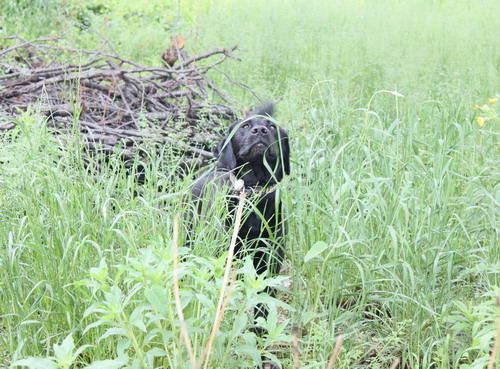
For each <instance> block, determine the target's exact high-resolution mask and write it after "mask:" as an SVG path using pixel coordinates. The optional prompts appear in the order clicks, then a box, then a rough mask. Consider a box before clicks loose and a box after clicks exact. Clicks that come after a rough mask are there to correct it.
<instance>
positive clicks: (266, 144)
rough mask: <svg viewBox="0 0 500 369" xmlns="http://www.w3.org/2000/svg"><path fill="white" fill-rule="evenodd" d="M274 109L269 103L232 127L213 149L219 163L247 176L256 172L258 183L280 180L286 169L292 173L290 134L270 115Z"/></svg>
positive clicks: (288, 172)
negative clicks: (277, 124) (274, 121)
mask: <svg viewBox="0 0 500 369" xmlns="http://www.w3.org/2000/svg"><path fill="white" fill-rule="evenodd" d="M273 112H274V105H272V104H270V105H267V106H265V107H263V108H262V109H260V110H259V111H257V112H256V113H255V114H252V115H250V116H248V117H247V118H245V119H244V120H242V121H240V122H236V123H234V124H233V125H232V126H231V127H229V133H228V135H227V136H226V137H224V138H223V139H222V140H221V141H220V142H219V143H218V144H217V147H216V148H215V151H214V154H215V157H216V158H217V159H218V163H217V167H218V168H221V169H227V170H234V169H236V170H238V169H241V171H240V172H241V173H244V175H245V176H246V177H247V178H248V177H249V176H250V177H251V176H252V174H253V177H255V178H253V179H254V180H253V182H256V183H257V182H262V181H266V182H269V180H272V179H274V181H280V180H281V179H282V178H283V175H284V173H285V174H290V158H289V157H290V146H289V143H288V135H287V133H286V132H285V130H284V129H282V128H279V127H277V126H276V124H275V123H273V122H272V121H271V120H270V119H269V118H270V117H271V116H272V114H273ZM251 172H254V173H251ZM266 178H267V180H266ZM248 179H250V182H252V178H248Z"/></svg>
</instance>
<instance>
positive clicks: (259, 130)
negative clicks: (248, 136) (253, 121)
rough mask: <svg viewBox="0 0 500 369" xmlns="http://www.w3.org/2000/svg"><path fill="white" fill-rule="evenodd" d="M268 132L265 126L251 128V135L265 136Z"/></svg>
mask: <svg viewBox="0 0 500 369" xmlns="http://www.w3.org/2000/svg"><path fill="white" fill-rule="evenodd" d="M268 132H269V130H268V129H267V127H266V126H255V127H253V128H252V134H254V135H257V134H259V133H260V134H262V135H267V133H268Z"/></svg>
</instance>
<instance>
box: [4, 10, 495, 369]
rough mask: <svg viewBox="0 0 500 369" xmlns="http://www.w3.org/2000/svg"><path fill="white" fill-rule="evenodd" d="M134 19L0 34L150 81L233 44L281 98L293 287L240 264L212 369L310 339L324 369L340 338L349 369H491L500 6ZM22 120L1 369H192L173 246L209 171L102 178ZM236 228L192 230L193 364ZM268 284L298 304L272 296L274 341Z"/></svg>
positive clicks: (270, 94) (305, 348) (13, 142)
mask: <svg viewBox="0 0 500 369" xmlns="http://www.w3.org/2000/svg"><path fill="white" fill-rule="evenodd" d="M129 3H130V4H129ZM131 3H132V2H128V1H118V0H113V1H109V2H108V1H106V2H105V1H96V0H87V1H83V2H77V1H65V0H57V1H56V0H52V1H33V2H32V1H23V0H18V1H14V0H7V1H5V2H2V4H0V14H2V18H1V20H0V27H1V33H2V34H3V35H7V34H12V33H20V34H21V35H22V36H24V37H27V38H30V37H38V36H46V35H60V36H61V37H63V38H66V39H67V40H68V42H69V43H73V44H75V45H77V46H78V47H82V48H90V47H95V46H97V45H98V44H100V42H101V41H102V39H103V38H104V37H105V38H108V39H109V40H110V42H111V44H112V45H113V47H114V48H115V49H116V51H117V52H119V53H122V54H124V55H126V56H128V57H131V58H134V59H136V60H140V61H141V62H145V63H150V64H152V65H157V64H159V55H160V53H161V51H162V50H163V49H164V48H165V47H167V46H168V40H169V37H170V36H171V35H172V34H173V33H174V32H177V33H183V34H184V35H185V38H186V48H187V50H188V52H190V53H194V52H201V51H204V50H206V49H209V48H212V47H229V46H232V45H233V44H238V45H239V46H240V47H242V48H243V49H244V51H242V52H241V53H240V55H241V57H242V58H243V61H242V62H236V61H230V62H228V63H227V64H226V65H224V66H223V68H224V70H225V71H226V72H227V73H228V74H229V75H230V76H231V77H232V78H234V79H236V80H238V81H241V82H244V83H246V84H247V85H249V86H251V87H252V88H253V89H255V90H256V91H257V92H258V93H259V95H261V96H263V97H266V98H280V97H282V98H283V101H282V102H281V103H280V104H279V105H278V114H277V120H278V121H279V122H280V123H281V124H282V125H284V126H285V127H286V128H287V129H288V131H289V134H290V137H291V147H292V151H293V153H292V163H293V165H292V172H293V176H292V177H290V178H287V179H286V180H285V181H284V182H283V183H282V184H281V185H280V195H281V197H282V199H283V202H284V205H285V209H286V214H287V219H288V230H289V232H288V237H287V253H286V264H285V267H284V273H283V276H288V277H289V280H290V281H291V283H289V284H287V283H284V282H283V276H280V277H278V278H274V279H273V278H268V279H264V280H262V279H261V278H259V277H257V276H256V275H255V272H254V271H253V270H252V268H251V267H250V266H249V264H248V263H247V264H242V265H241V275H242V277H241V278H240V279H238V281H237V282H236V284H235V290H234V292H233V295H232V297H231V303H230V304H229V307H228V310H227V312H226V315H225V317H224V320H223V323H222V325H221V328H220V334H219V336H218V337H217V339H216V342H215V344H214V348H213V353H212V355H211V357H210V362H209V364H208V366H207V367H208V368H218V367H220V368H232V367H234V368H242V367H254V365H255V363H257V362H258V361H259V360H260V354H261V353H264V352H267V353H269V352H271V353H274V355H276V357H277V359H279V360H281V362H282V364H283V366H284V367H285V368H291V367H293V355H292V350H291V348H289V347H286V346H283V345H278V343H280V342H291V331H292V326H293V325H298V326H299V327H300V331H301V332H302V336H301V338H300V348H301V363H302V366H301V367H302V368H325V367H326V362H327V361H328V357H329V355H330V354H331V352H332V349H333V345H334V342H335V338H336V337H337V336H338V335H339V334H343V335H345V341H344V345H343V348H342V352H341V354H340V356H339V359H338V361H337V363H336V365H335V368H354V367H369V368H388V367H390V365H391V363H392V362H393V361H394V359H395V358H397V357H400V358H401V360H402V363H403V364H402V366H401V367H410V368H436V369H437V368H461V369H469V368H470V369H472V368H484V367H485V366H486V363H487V362H488V359H489V353H490V351H491V347H492V344H493V340H494V336H495V328H496V317H497V314H498V312H497V309H496V304H495V297H496V296H497V295H498V293H499V292H500V248H499V247H498V244H499V224H500V213H499V203H500V184H499V178H500V157H499V151H500V150H499V147H500V145H499V122H498V114H497V115H495V114H493V113H492V112H493V111H494V110H495V109H496V111H497V112H498V105H499V104H500V103H498V102H496V103H495V102H494V100H492V101H493V102H488V99H491V98H494V97H495V94H499V93H500V90H499V86H500V49H499V46H498V45H499V42H498V40H499V33H498V30H499V29H500V18H499V17H498V14H500V3H499V2H498V1H494V0H475V1H472V0H463V1H445V0H442V1H426V2H422V1H417V0H413V1H412V0H408V1H397V0H380V1H369V0H355V1H349V2H347V1H334V0H333V1H327V0H314V1H305V0H293V1H285V0H277V1H264V0H258V1H256V0H237V1H229V0H219V1H204V2H201V3H203V5H199V4H196V2H194V1H188V2H184V1H182V8H181V14H180V18H179V19H178V20H177V4H176V3H175V2H168V4H167V2H163V1H159V0H158V1H148V2H146V1H144V2H141V3H139V2H137V3H138V4H135V5H132V4H131ZM35 15H36V16H35ZM74 20H76V21H74ZM80 23H82V24H83V25H81V24H80ZM86 27H91V29H92V30H88V29H87V28H86ZM0 42H3V41H0ZM218 83H219V84H220V85H221V86H222V87H223V88H224V89H225V90H226V91H228V93H229V94H231V95H232V96H233V97H234V98H235V99H238V100H239V101H241V102H242V104H247V105H249V104H256V101H255V98H254V97H253V96H252V95H251V94H250V93H248V92H245V91H242V90H241V89H239V88H238V87H236V86H234V85H232V84H231V83H230V82H229V81H227V80H220V81H218ZM475 104H478V105H479V106H483V105H484V104H488V105H489V107H488V109H486V108H483V110H474V109H473V107H474V105H475ZM480 115H481V117H483V116H486V117H487V118H488V120H486V122H484V121H483V122H481V120H480V121H477V118H478V116H480ZM495 117H496V118H495ZM478 122H481V123H482V124H481V125H480V124H478ZM18 123H19V127H18V129H17V130H15V131H12V132H9V133H8V134H3V135H2V136H0V144H1V146H0V319H1V320H0V321H1V324H0V367H7V366H9V363H12V362H14V361H18V360H21V359H27V358H30V357H38V358H46V359H44V360H43V361H41V360H40V359H31V361H28V362H24V363H26V364H31V367H40V368H42V367H43V368H68V367H69V366H70V364H71V363H73V362H80V363H82V365H81V366H77V367H84V366H85V365H87V364H88V363H91V362H94V361H99V360H113V361H108V362H104V363H101V365H102V366H100V367H106V368H114V367H121V366H122V365H124V363H126V365H130V366H129V367H130V368H132V367H133V368H136V367H137V368H140V367H150V366H151V365H153V363H154V365H158V367H171V368H182V367H186V368H189V367H190V363H189V360H188V354H187V351H186V348H185V345H184V342H183V341H182V338H181V337H180V330H179V320H178V316H177V313H176V310H175V304H174V297H173V287H172V266H171V264H172V249H171V246H172V221H173V217H174V214H175V213H177V212H182V210H183V209H184V208H183V206H184V205H183V197H184V195H185V194H186V192H187V191H188V189H187V187H188V185H189V183H190V180H191V179H192V175H193V173H190V174H189V175H188V176H186V177H185V178H183V179H179V178H178V177H177V176H176V174H175V173H176V170H177V169H178V166H177V164H176V163H175V160H174V159H173V157H172V155H171V152H170V149H169V148H165V150H164V152H163V153H162V155H160V157H156V156H155V155H151V160H150V161H151V162H150V163H149V165H148V171H147V173H146V175H147V178H148V181H147V184H146V185H144V186H139V185H137V184H136V183H135V181H134V180H133V175H130V174H127V173H126V172H125V169H124V168H123V165H121V163H120V162H119V160H118V159H117V158H111V159H110V160H109V163H108V164H107V165H106V166H105V167H104V168H103V167H101V168H100V169H96V168H97V167H96V166H95V167H94V166H93V165H91V167H90V169H86V168H85V165H84V164H83V162H82V159H81V157H80V149H79V145H78V141H77V140H75V141H73V142H69V143H68V144H67V145H66V146H65V147H64V148H63V147H61V145H60V143H58V142H55V141H54V140H53V139H52V138H51V136H50V135H49V134H48V133H47V132H46V128H45V124H44V121H43V119H42V118H40V117H39V116H38V115H37V114H36V111H31V112H27V113H26V114H24V115H23V116H22V117H21V118H20V119H19V122H18ZM158 189H160V191H159V192H158ZM219 200H222V199H219ZM224 216H225V214H224V213H223V211H222V210H220V214H214V216H213V218H212V219H213V222H212V224H209V225H208V226H207V227H203V226H200V227H198V228H196V229H194V230H192V232H193V235H192V237H193V238H194V240H195V246H194V248H192V249H187V248H185V247H181V249H180V251H181V253H182V255H183V261H182V263H181V269H180V272H181V277H182V279H181V298H182V303H183V306H184V314H185V317H186V321H187V324H188V330H189V332H190V335H191V341H192V344H193V350H194V351H195V353H196V355H197V356H198V357H199V356H200V355H201V351H202V350H203V348H204V347H205V345H206V342H207V340H208V337H209V335H210V330H211V328H212V324H213V321H214V315H215V306H216V304H217V298H218V293H219V290H220V283H221V280H222V273H223V267H224V256H225V255H221V254H220V253H217V250H219V252H220V251H221V249H222V250H224V249H225V248H226V247H227V246H228V245H229V236H227V237H226V236H225V235H224V233H223V232H221V228H220V227H221V223H222V219H223V217H224ZM182 233H183V234H184V233H185V232H182ZM182 238H183V237H181V239H182ZM226 245H227V246H226ZM212 276H213V278H211V277H212ZM267 284H276V285H280V286H284V285H286V286H287V288H285V287H282V289H283V291H282V292H281V293H280V295H279V299H272V298H267V299H266V301H267V302H268V304H269V305H270V306H271V307H277V306H279V309H278V310H276V309H271V311H274V312H277V313H276V314H271V316H270V319H269V320H268V321H267V322H261V324H265V325H266V326H267V327H268V328H269V331H270V332H271V333H270V335H269V336H266V337H264V338H262V339H260V338H258V337H256V336H255V335H254V334H253V333H251V332H249V331H248V328H249V327H250V325H251V315H248V313H249V310H250V308H251V307H252V306H254V305H255V304H256V302H257V300H256V299H257V297H256V296H257V292H258V291H261V290H263V288H264V287H265V286H266V285H267ZM70 334H71V336H69V335H70ZM86 345H90V346H88V347H87V346H86ZM79 348H81V349H82V350H83V351H82V352H81V353H80V352H78V355H77V352H76V351H77V350H78V349H79ZM50 358H52V359H50ZM54 358H57V360H56V359H54ZM37 360H38V361H37ZM21 363H22V362H21ZM42 364H43V365H42ZM497 365H498V364H497ZM95 367H99V366H98V365H97V364H96V365H95V366H94V368H95Z"/></svg>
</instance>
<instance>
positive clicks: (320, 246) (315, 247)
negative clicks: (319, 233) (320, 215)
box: [304, 241, 329, 263]
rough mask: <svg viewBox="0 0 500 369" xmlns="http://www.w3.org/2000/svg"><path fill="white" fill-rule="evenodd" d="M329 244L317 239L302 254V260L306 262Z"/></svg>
mask: <svg viewBox="0 0 500 369" xmlns="http://www.w3.org/2000/svg"><path fill="white" fill-rule="evenodd" d="M328 247H329V245H328V244H327V243H326V242H325V241H318V242H316V243H315V244H314V245H312V247H311V248H310V249H309V251H308V252H307V254H306V256H304V262H305V263H307V262H308V261H309V260H311V259H314V258H315V257H316V256H318V255H319V254H321V253H322V252H323V251H325V250H326V249H327V248H328Z"/></svg>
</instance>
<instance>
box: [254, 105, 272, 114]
mask: <svg viewBox="0 0 500 369" xmlns="http://www.w3.org/2000/svg"><path fill="white" fill-rule="evenodd" d="M273 114H274V104H273V103H269V104H266V105H264V106H263V107H261V108H260V109H259V110H258V111H257V112H256V113H255V114H254V115H263V116H269V117H272V116H273Z"/></svg>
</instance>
